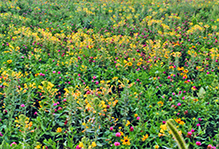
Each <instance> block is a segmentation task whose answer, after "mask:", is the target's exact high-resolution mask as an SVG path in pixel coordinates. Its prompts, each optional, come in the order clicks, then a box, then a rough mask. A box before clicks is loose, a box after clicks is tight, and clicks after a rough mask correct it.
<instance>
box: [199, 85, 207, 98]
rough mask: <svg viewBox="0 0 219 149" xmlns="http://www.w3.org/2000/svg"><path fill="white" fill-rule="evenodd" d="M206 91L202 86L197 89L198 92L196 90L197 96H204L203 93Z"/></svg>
mask: <svg viewBox="0 0 219 149" xmlns="http://www.w3.org/2000/svg"><path fill="white" fill-rule="evenodd" d="M205 93H206V91H205V89H204V88H203V87H201V88H200V89H199V92H198V97H199V98H204V94H205Z"/></svg>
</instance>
